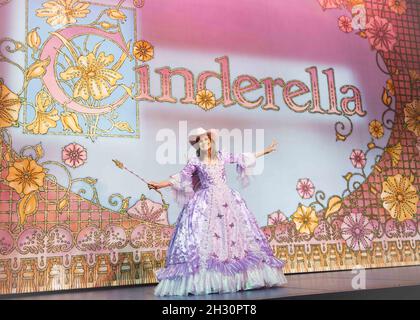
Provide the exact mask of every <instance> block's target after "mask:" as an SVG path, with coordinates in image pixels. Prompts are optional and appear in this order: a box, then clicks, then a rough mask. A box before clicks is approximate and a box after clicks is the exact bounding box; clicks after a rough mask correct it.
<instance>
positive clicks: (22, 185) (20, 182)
mask: <svg viewBox="0 0 420 320" xmlns="http://www.w3.org/2000/svg"><path fill="white" fill-rule="evenodd" d="M44 178H45V172H44V168H43V167H41V166H40V165H38V164H37V163H36V162H35V160H32V159H29V158H24V159H20V160H16V161H15V162H14V163H13V165H12V166H11V167H10V168H9V174H8V175H7V177H6V180H7V181H8V182H9V186H10V187H11V188H13V189H15V190H16V192H17V193H19V194H21V193H22V194H25V195H27V194H30V193H31V192H33V191H37V190H38V189H39V188H40V187H42V186H43V185H44Z"/></svg>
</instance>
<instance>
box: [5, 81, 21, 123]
mask: <svg viewBox="0 0 420 320" xmlns="http://www.w3.org/2000/svg"><path fill="white" fill-rule="evenodd" d="M20 107H21V103H20V99H19V97H18V96H17V95H16V94H15V93H13V92H12V91H10V89H9V88H8V87H6V86H5V85H4V84H3V83H2V82H0V128H7V127H11V126H12V125H14V124H15V123H16V122H17V121H18V118H19V110H20Z"/></svg>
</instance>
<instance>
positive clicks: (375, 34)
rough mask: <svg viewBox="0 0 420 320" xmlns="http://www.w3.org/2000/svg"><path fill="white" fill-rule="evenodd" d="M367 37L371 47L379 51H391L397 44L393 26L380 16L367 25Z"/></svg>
mask: <svg viewBox="0 0 420 320" xmlns="http://www.w3.org/2000/svg"><path fill="white" fill-rule="evenodd" d="M366 36H367V38H368V40H369V43H370V44H371V46H372V47H373V48H374V49H375V50H378V51H384V52H386V51H391V50H392V49H393V48H394V45H395V43H396V42H397V36H396V34H395V31H394V29H393V27H392V24H391V23H390V22H388V20H386V19H384V18H380V17H378V16H374V17H373V18H371V19H370V20H369V22H368V24H367V25H366Z"/></svg>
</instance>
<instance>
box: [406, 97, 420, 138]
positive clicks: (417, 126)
mask: <svg viewBox="0 0 420 320" xmlns="http://www.w3.org/2000/svg"><path fill="white" fill-rule="evenodd" d="M404 114H405V124H406V125H407V129H408V130H410V131H412V132H413V133H414V134H415V135H416V137H420V100H417V99H416V100H413V101H412V102H411V103H407V104H406V105H405V108H404Z"/></svg>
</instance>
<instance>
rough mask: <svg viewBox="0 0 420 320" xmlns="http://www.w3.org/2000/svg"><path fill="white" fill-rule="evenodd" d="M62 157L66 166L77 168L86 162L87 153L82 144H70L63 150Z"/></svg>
mask: <svg viewBox="0 0 420 320" xmlns="http://www.w3.org/2000/svg"><path fill="white" fill-rule="evenodd" d="M61 156H62V159H63V162H64V163H65V164H66V165H68V166H70V167H72V168H77V167H80V166H81V165H83V164H84V163H85V162H86V160H87V151H86V149H85V148H84V147H83V146H81V145H80V144H77V143H70V144H68V145H66V146H65V147H64V148H63V150H62V152H61Z"/></svg>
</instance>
